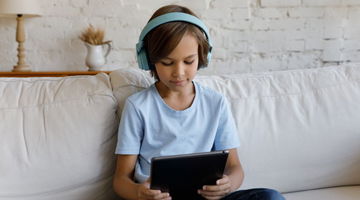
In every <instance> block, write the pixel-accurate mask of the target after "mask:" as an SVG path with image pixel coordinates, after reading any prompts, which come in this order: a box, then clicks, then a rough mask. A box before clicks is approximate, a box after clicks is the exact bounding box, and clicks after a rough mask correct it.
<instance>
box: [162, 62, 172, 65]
mask: <svg viewBox="0 0 360 200" xmlns="http://www.w3.org/2000/svg"><path fill="white" fill-rule="evenodd" d="M161 64H163V65H165V66H170V65H172V64H173V62H164V61H162V62H161Z"/></svg>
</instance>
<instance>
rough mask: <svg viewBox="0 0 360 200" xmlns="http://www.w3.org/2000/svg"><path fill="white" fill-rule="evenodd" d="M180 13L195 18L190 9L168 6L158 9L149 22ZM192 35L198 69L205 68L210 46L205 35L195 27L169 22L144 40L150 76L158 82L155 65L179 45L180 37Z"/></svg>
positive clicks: (183, 23)
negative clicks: (195, 47)
mask: <svg viewBox="0 0 360 200" xmlns="http://www.w3.org/2000/svg"><path fill="white" fill-rule="evenodd" d="M171 12H182V13H186V14H190V15H193V16H195V17H197V16H196V15H195V14H194V13H193V12H192V11H191V10H190V9H188V8H186V7H183V6H178V5H168V6H164V7H161V8H159V9H158V10H157V11H156V12H155V13H154V14H153V15H152V16H151V18H150V20H149V21H151V20H152V19H154V18H155V17H158V16H160V15H163V14H166V13H171ZM186 33H190V34H192V35H193V36H194V37H195V39H196V40H197V42H198V57H199V64H198V69H199V68H202V67H206V66H207V65H208V62H209V60H208V59H207V55H208V52H209V50H210V45H209V43H208V40H207V38H206V36H205V34H204V33H203V32H202V31H201V30H200V28H198V27H197V26H196V25H193V24H190V23H187V22H169V23H165V24H162V25H160V26H158V27H156V28H155V29H153V30H152V31H150V32H149V33H148V34H147V35H146V36H145V38H144V48H145V50H146V52H147V56H148V60H149V63H150V70H151V73H152V75H153V76H154V77H155V78H156V79H157V80H159V78H158V75H157V73H156V69H155V63H157V62H159V61H160V60H161V59H163V58H165V57H166V56H168V55H169V54H170V53H171V52H172V51H173V50H174V49H175V48H176V46H177V45H178V44H179V42H180V40H181V39H182V37H183V36H184V35H185V34H186Z"/></svg>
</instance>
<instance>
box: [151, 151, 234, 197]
mask: <svg viewBox="0 0 360 200" xmlns="http://www.w3.org/2000/svg"><path fill="white" fill-rule="evenodd" d="M228 154H229V152H228V151H212V152H206V153H194V154H181V155H175V156H161V157H154V158H152V160H151V172H150V177H151V178H150V179H151V184H150V188H151V189H155V190H161V191H162V192H169V193H170V196H171V197H172V199H173V200H179V199H181V200H184V199H203V198H202V197H201V196H200V195H199V194H198V193H197V190H198V189H201V188H202V186H204V185H215V184H216V180H218V179H220V178H221V177H222V176H223V173H224V169H225V165H226V161H227V157H228Z"/></svg>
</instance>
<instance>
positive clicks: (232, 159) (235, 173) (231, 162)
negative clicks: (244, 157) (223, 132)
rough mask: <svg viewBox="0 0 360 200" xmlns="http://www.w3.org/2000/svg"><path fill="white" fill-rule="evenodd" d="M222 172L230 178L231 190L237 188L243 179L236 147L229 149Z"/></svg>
mask: <svg viewBox="0 0 360 200" xmlns="http://www.w3.org/2000/svg"><path fill="white" fill-rule="evenodd" d="M224 174H225V175H227V176H228V177H229V179H230V183H231V192H233V191H235V190H237V189H238V188H239V187H240V185H241V184H242V182H243V180H244V171H243V169H242V166H241V163H240V160H239V157H238V154H237V150H236V148H235V149H230V150H229V157H228V160H227V163H226V168H225V172H224Z"/></svg>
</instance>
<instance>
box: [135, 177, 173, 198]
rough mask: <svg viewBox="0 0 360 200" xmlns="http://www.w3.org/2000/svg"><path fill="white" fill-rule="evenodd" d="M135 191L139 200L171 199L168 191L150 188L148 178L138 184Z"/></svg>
mask: <svg viewBox="0 0 360 200" xmlns="http://www.w3.org/2000/svg"><path fill="white" fill-rule="evenodd" d="M137 191H138V192H137V196H138V199H139V200H171V197H170V194H169V193H165V192H164V193H161V191H160V190H151V189H150V180H149V179H148V180H147V181H145V182H144V183H142V184H140V185H139V187H138V190H137Z"/></svg>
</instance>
